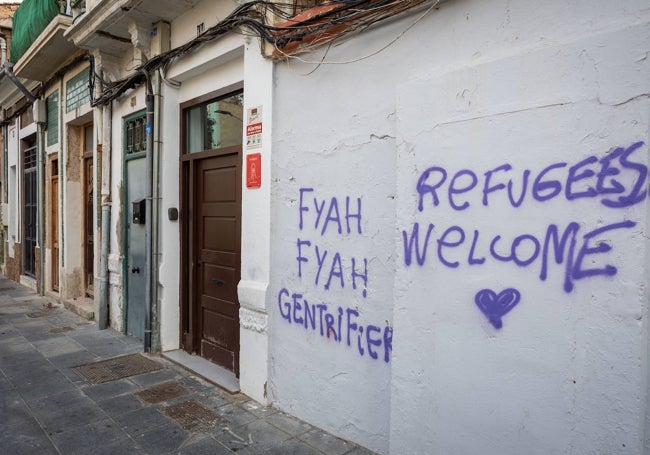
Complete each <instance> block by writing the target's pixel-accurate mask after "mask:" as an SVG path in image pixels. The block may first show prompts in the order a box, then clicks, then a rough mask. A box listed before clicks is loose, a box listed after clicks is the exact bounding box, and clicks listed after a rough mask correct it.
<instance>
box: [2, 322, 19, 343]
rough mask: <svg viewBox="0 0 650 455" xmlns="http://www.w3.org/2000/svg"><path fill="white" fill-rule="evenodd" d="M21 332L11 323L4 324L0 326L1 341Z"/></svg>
mask: <svg viewBox="0 0 650 455" xmlns="http://www.w3.org/2000/svg"><path fill="white" fill-rule="evenodd" d="M19 335H20V332H18V330H16V329H14V327H13V326H11V325H8V324H6V325H3V326H2V327H0V341H2V340H6V339H8V338H13V337H15V336H19Z"/></svg>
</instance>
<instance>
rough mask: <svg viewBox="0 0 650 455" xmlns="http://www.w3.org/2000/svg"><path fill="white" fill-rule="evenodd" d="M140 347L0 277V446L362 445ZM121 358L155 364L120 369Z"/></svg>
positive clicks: (180, 449) (161, 449)
mask: <svg viewBox="0 0 650 455" xmlns="http://www.w3.org/2000/svg"><path fill="white" fill-rule="evenodd" d="M141 352H142V343H141V342H140V341H139V340H136V339H134V338H130V337H127V336H125V335H123V334H120V333H117V332H115V331H113V330H111V329H108V330H101V331H100V330H98V329H97V328H96V325H95V324H93V323H90V322H89V321H87V320H84V319H82V318H80V317H79V316H77V315H75V314H73V313H71V312H69V311H67V310H65V309H64V308H63V307H60V306H53V307H52V306H51V305H48V299H46V298H41V297H39V296H37V295H36V294H35V293H34V292H32V291H30V290H28V289H26V288H24V287H22V286H20V285H18V284H17V283H15V282H13V281H10V280H7V279H5V278H2V277H0V453H3V454H39V455H45V454H66V455H67V454H73V455H74V454H93V455H95V454H128V455H136V454H145V453H149V454H156V455H158V454H171V453H174V454H176V453H178V454H216V455H219V454H232V453H237V454H242V455H243V454H282V455H291V454H305V455H312V454H328V455H330V454H332V455H343V454H348V455H366V454H371V452H369V451H367V450H365V449H363V448H360V447H357V446H355V445H354V444H351V443H348V442H345V441H342V440H340V439H337V438H335V437H333V436H331V435H329V434H327V433H325V432H323V431H321V430H319V429H317V428H314V427H312V426H310V425H308V424H307V423H305V422H301V421H299V420H297V419H294V418H292V417H290V416H288V415H286V414H284V413H282V412H279V411H277V410H275V409H273V408H270V407H264V406H262V405H260V404H259V403H257V402H255V401H253V400H251V399H249V398H248V397H247V396H245V395H243V394H236V395H229V394H227V393H225V392H222V391H221V389H219V388H217V387H215V386H214V385H211V384H209V383H207V382H205V381H203V380H202V379H200V378H198V377H196V376H194V375H193V374H192V373H190V372H188V371H186V370H184V369H182V368H180V367H177V366H176V365H174V364H171V363H170V362H168V361H166V360H165V359H162V358H160V357H157V356H145V355H142V354H141ZM128 354H135V355H134V356H130V357H128V358H126V357H120V356H125V355H128ZM113 358H118V359H117V360H113V361H112V363H110V364H108V365H104V366H100V365H99V364H98V365H94V364H95V363H96V362H99V361H101V360H104V359H113ZM129 359H132V360H133V359H134V360H138V361H139V362H140V363H144V364H146V365H147V366H149V367H153V368H157V370H156V371H150V372H147V373H142V374H135V375H131V376H126V377H119V376H123V375H125V374H127V369H128V366H127V363H126V361H127V360H129ZM149 360H151V361H153V362H150V361H149ZM89 364H93V366H91V367H86V369H85V370H84V371H85V373H84V375H83V376H82V375H81V374H80V372H82V371H81V370H82V369H78V370H75V369H74V368H75V367H78V366H80V365H89ZM78 371H79V372H78ZM130 371H131V370H129V371H128V372H130ZM113 373H114V374H115V375H117V376H118V379H110V377H107V376H106V374H108V375H109V376H110V374H113ZM84 376H85V377H84ZM88 378H89V379H88ZM102 381H105V382H102ZM93 382H96V383H93Z"/></svg>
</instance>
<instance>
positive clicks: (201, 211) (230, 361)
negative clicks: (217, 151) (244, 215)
mask: <svg viewBox="0 0 650 455" xmlns="http://www.w3.org/2000/svg"><path fill="white" fill-rule="evenodd" d="M240 161H241V157H240V154H239V153H234V154H230V155H223V156H216V157H213V158H206V159H202V160H200V161H198V162H197V163H196V187H197V188H198V191H197V192H196V200H195V204H194V205H195V208H196V218H195V219H194V220H193V222H194V223H195V226H196V235H195V237H194V238H195V239H196V243H195V255H194V256H195V257H196V258H197V265H198V266H197V267H196V269H195V280H194V283H195V289H196V291H197V294H198V295H197V297H196V300H197V301H198V305H199V308H198V314H199V317H198V327H197V332H198V334H199V346H200V350H201V355H202V356H203V357H206V358H208V359H210V360H212V361H213V362H215V363H217V364H219V365H222V366H224V367H226V368H228V369H230V370H232V371H235V372H237V370H238V359H239V301H238V300H237V284H238V283H239V279H240V275H241V273H240V240H239V239H240V235H241V234H240V233H241V221H240V220H241V215H240V213H241V164H240Z"/></svg>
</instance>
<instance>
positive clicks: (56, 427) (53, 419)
mask: <svg viewBox="0 0 650 455" xmlns="http://www.w3.org/2000/svg"><path fill="white" fill-rule="evenodd" d="M89 401H90V400H89ZM107 417H108V415H107V414H106V413H105V412H104V411H102V409H101V408H100V407H99V406H97V405H96V404H95V403H94V402H93V403H92V404H89V403H86V402H73V403H70V404H68V405H66V406H64V407H63V408H60V409H59V410H58V411H57V412H54V413H42V414H41V415H40V416H38V417H37V418H38V420H39V422H40V423H41V425H42V426H43V428H44V429H45V431H46V432H47V434H49V435H53V434H56V433H62V432H64V431H69V430H71V429H72V428H75V427H79V426H83V425H86V424H88V423H93V422H98V421H100V420H103V419H106V418H107Z"/></svg>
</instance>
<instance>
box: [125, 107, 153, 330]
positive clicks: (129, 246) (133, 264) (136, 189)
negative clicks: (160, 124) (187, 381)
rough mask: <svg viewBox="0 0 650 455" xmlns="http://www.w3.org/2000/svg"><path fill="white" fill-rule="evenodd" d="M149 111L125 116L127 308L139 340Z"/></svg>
mask: <svg viewBox="0 0 650 455" xmlns="http://www.w3.org/2000/svg"><path fill="white" fill-rule="evenodd" d="M145 116H146V114H145V113H144V112H143V111H141V112H139V113H136V114H134V115H131V116H129V117H126V118H125V119H124V129H123V131H124V182H125V189H126V191H125V198H124V204H125V205H124V207H123V213H124V214H125V219H124V239H125V240H126V245H125V258H126V260H125V261H124V274H123V276H124V281H125V283H124V286H125V290H126V292H125V295H124V301H125V307H126V309H125V310H124V312H125V313H124V314H125V320H124V326H125V332H126V333H128V334H130V335H132V336H134V337H136V338H139V339H143V338H144V319H145V297H146V296H145V288H146V273H145V270H146V269H145V262H146V256H145V243H146V229H145V225H146V223H150V222H151V220H147V219H145V218H144V217H143V216H142V215H143V214H142V213H140V211H139V210H138V209H139V208H140V207H144V200H145V197H146V195H147V188H146V133H145V128H146V121H145Z"/></svg>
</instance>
